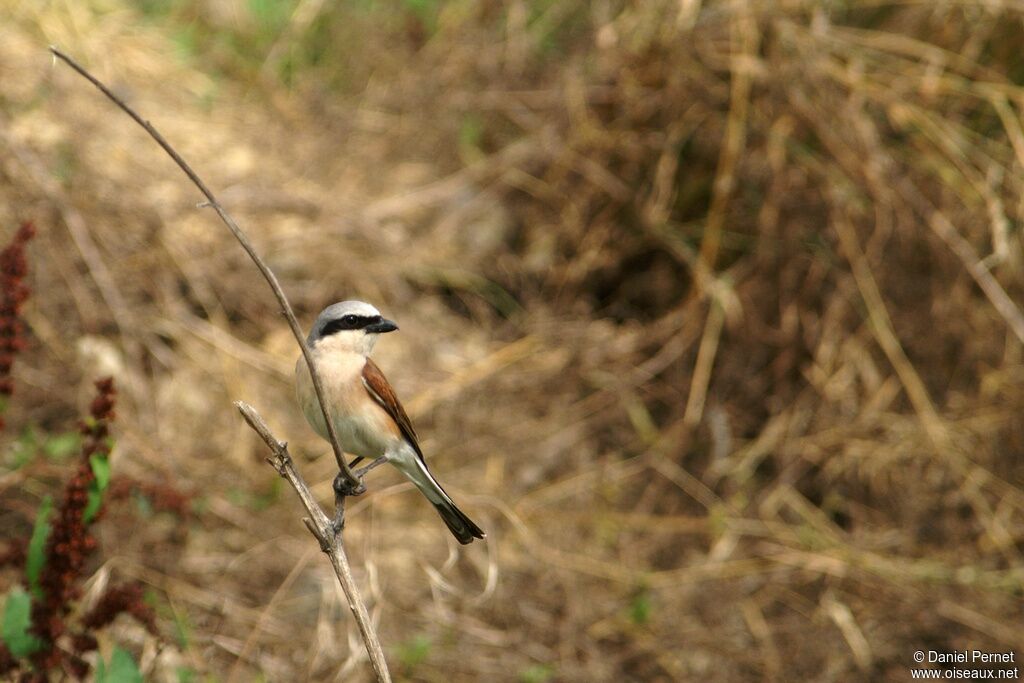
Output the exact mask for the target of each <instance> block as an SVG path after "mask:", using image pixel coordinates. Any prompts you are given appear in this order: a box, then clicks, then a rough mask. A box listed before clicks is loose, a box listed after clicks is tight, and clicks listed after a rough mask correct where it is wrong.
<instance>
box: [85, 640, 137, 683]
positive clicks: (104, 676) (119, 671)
mask: <svg viewBox="0 0 1024 683" xmlns="http://www.w3.org/2000/svg"><path fill="white" fill-rule="evenodd" d="M96 683H144V681H143V679H142V672H140V671H139V667H138V666H137V665H136V664H135V659H134V658H133V657H132V655H131V653H130V652H126V651H125V650H122V649H121V648H119V647H115V648H114V654H112V655H110V665H109V666H108V665H105V664H104V663H103V660H102V659H99V660H98V661H97V662H96Z"/></svg>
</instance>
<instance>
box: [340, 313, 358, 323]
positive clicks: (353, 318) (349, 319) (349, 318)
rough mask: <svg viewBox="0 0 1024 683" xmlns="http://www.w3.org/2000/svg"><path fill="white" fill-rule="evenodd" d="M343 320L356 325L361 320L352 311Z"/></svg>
mask: <svg viewBox="0 0 1024 683" xmlns="http://www.w3.org/2000/svg"><path fill="white" fill-rule="evenodd" d="M342 320H344V321H345V323H346V324H348V325H355V324H356V323H357V322H358V321H359V318H358V317H357V316H354V315H352V314H351V313H350V314H348V315H346V316H345V317H344V318H342Z"/></svg>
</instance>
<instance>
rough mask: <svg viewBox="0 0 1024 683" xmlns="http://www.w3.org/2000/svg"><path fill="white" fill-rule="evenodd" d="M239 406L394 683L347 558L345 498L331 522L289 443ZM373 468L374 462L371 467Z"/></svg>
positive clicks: (375, 663)
mask: <svg viewBox="0 0 1024 683" xmlns="http://www.w3.org/2000/svg"><path fill="white" fill-rule="evenodd" d="M235 406H237V407H238V412H240V413H242V417H244V418H245V421H246V422H248V423H249V426H250V427H252V428H253V431H255V432H256V433H257V434H259V436H260V438H261V439H263V441H264V442H265V443H266V444H267V447H268V448H269V449H270V451H271V452H272V453H273V454H274V456H273V457H271V458H267V462H269V463H270V464H271V466H273V468H274V469H276V470H277V473H278V474H280V475H281V476H282V477H284V478H285V479H287V480H288V483H289V484H291V485H292V488H293V489H295V493H297V494H298V496H299V499H300V500H301V501H302V505H303V507H305V508H306V512H308V513H309V517H307V518H305V519H303V520H302V521H303V522H304V523H305V524H306V528H307V529H309V531H310V533H311V534H313V536H314V537H315V538H316V540H317V541H318V542H319V543H320V549H321V550H323V551H324V553H325V554H326V555H327V557H329V558H330V560H331V564H332V565H333V566H334V573H335V574H337V575H338V581H339V582H340V583H341V588H342V590H343V591H345V597H346V598H347V599H348V606H349V608H350V609H351V610H352V615H353V616H354V617H355V618H356V623H357V624H358V625H359V632H360V633H361V634H362V636H363V642H364V643H365V644H366V652H367V653H368V654H369V655H370V665H371V666H372V667H373V671H374V673H375V674H376V675H377V680H379V681H390V680H391V676H390V674H389V673H388V666H387V663H386V662H385V660H384V650H383V649H381V646H380V640H378V638H377V632H376V631H375V630H374V628H373V623H372V622H371V621H370V615H369V614H368V613H367V611H366V606H365V605H364V604H363V601H362V598H361V597H360V596H359V589H358V588H357V587H356V582H355V579H353V578H352V571H351V570H350V569H349V565H348V557H347V556H346V555H345V544H344V543H342V540H341V526H342V525H341V522H343V520H344V504H345V496H338V498H337V505H338V509H337V511H336V513H335V519H334V520H331V519H330V518H328V516H327V514H326V513H325V512H324V511H323V509H322V508H321V507H320V505H319V504H318V503H317V502H316V499H315V498H313V493H312V492H311V491H310V490H309V487H308V486H307V485H306V482H305V480H304V479H303V478H302V475H301V474H299V472H298V470H296V469H295V465H294V464H293V462H292V458H291V456H290V455H289V454H288V444H286V443H284V442H282V441H278V440H277V439H276V438H275V437H274V435H273V434H272V433H271V432H270V428H269V427H267V424H266V423H265V422H264V421H263V418H262V417H260V415H259V413H257V412H256V410H255V409H254V408H253V407H252V406H250V405H249V404H247V403H243V402H241V401H236V402H235ZM372 466H373V465H372V463H371V465H368V466H367V467H372Z"/></svg>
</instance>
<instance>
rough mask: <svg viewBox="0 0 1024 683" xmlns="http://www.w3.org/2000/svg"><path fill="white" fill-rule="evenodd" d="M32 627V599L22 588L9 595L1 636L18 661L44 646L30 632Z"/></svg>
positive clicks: (0, 629) (1, 626) (0, 628)
mask: <svg viewBox="0 0 1024 683" xmlns="http://www.w3.org/2000/svg"><path fill="white" fill-rule="evenodd" d="M31 625H32V598H31V596H29V594H28V593H26V592H25V591H23V590H21V589H20V588H15V589H14V590H12V591H11V592H10V593H8V595H7V604H6V605H4V618H3V624H2V625H0V636H3V641H4V644H5V645H6V646H7V649H8V650H10V651H11V654H12V655H14V656H15V658H17V659H24V658H25V657H28V656H29V655H31V654H32V653H33V652H35V651H36V650H38V649H39V648H41V647H42V646H43V641H41V640H39V638H36V637H35V636H34V635H32V634H31V633H29V632H28V629H29V627H30V626H31Z"/></svg>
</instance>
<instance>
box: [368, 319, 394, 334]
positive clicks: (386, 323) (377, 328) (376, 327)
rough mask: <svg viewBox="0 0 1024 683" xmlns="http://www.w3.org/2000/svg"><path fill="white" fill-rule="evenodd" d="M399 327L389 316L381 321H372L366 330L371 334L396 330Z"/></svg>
mask: <svg viewBox="0 0 1024 683" xmlns="http://www.w3.org/2000/svg"><path fill="white" fill-rule="evenodd" d="M397 329H398V325H396V324H394V323H393V322H391V321H390V320H388V319H387V318H382V319H381V320H380V322H376V323H371V324H369V325H367V326H366V331H367V332H369V333H370V334H384V333H385V332H394V331H395V330H397Z"/></svg>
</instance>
